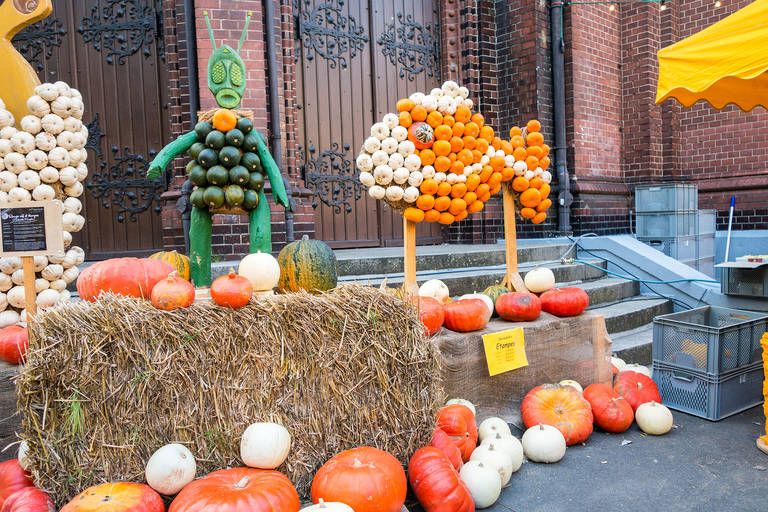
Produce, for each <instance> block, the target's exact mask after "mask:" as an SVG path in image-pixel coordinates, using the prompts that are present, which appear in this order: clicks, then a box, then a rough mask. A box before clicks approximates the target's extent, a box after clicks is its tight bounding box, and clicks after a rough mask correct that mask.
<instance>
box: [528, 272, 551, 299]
mask: <svg viewBox="0 0 768 512" xmlns="http://www.w3.org/2000/svg"><path fill="white" fill-rule="evenodd" d="M524 281H525V287H526V288H528V290H529V291H531V292H533V293H544V292H546V291H547V290H551V289H552V288H554V287H555V274H554V273H553V272H552V270H550V269H549V268H547V267H536V268H534V269H533V270H531V271H530V272H528V273H527V274H525V279H524Z"/></svg>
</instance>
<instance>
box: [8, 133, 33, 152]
mask: <svg viewBox="0 0 768 512" xmlns="http://www.w3.org/2000/svg"><path fill="white" fill-rule="evenodd" d="M11 149H12V150H14V151H15V152H17V153H21V154H23V155H26V154H27V153H29V152H30V151H32V150H33V149H35V136H34V135H32V134H31V133H27V132H16V133H14V134H13V137H11Z"/></svg>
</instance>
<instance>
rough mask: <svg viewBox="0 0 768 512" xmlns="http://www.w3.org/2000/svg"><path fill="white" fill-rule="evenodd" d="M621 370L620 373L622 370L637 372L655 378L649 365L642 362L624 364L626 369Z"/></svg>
mask: <svg viewBox="0 0 768 512" xmlns="http://www.w3.org/2000/svg"><path fill="white" fill-rule="evenodd" d="M619 372H620V373H621V372H637V373H641V374H643V375H645V376H646V377H648V378H649V379H652V378H653V371H651V369H650V368H648V367H647V366H643V365H641V364H634V363H630V364H626V365H624V369H622V370H620V371H619Z"/></svg>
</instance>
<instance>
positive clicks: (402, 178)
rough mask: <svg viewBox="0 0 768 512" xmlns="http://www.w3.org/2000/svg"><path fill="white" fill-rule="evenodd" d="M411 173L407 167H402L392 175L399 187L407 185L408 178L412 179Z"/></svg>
mask: <svg viewBox="0 0 768 512" xmlns="http://www.w3.org/2000/svg"><path fill="white" fill-rule="evenodd" d="M410 175H411V172H410V171H409V170H408V169H406V168H405V167H400V168H397V169H395V171H394V172H393V174H392V179H393V180H394V182H395V183H396V184H398V185H403V184H405V182H406V181H408V178H409V177H410Z"/></svg>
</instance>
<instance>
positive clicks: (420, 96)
mask: <svg viewBox="0 0 768 512" xmlns="http://www.w3.org/2000/svg"><path fill="white" fill-rule="evenodd" d="M424 96H425V94H424V93H423V92H415V93H413V94H411V95H410V96H409V98H410V100H411V101H412V102H414V103H415V104H417V105H421V102H422V101H424Z"/></svg>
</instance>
